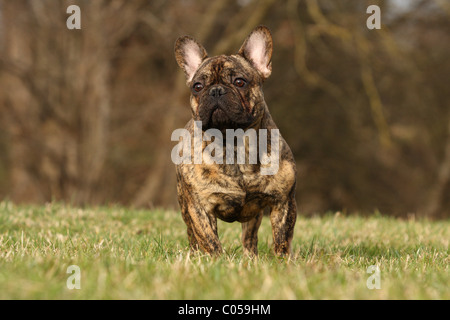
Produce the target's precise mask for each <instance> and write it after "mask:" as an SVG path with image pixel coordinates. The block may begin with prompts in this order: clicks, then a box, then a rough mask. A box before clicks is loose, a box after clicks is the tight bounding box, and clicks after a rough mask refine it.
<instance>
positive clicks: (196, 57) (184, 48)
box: [175, 36, 208, 82]
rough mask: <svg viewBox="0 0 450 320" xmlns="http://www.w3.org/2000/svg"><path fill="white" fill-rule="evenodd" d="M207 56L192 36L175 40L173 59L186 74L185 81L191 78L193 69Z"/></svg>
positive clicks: (193, 72)
mask: <svg viewBox="0 0 450 320" xmlns="http://www.w3.org/2000/svg"><path fill="white" fill-rule="evenodd" d="M207 57H208V54H207V53H206V50H205V48H203V46H202V45H201V44H199V43H198V42H197V41H195V39H194V38H191V37H189V36H184V37H181V38H178V39H177V41H176V42H175V59H177V62H178V65H179V66H180V68H181V69H183V71H184V73H185V74H186V79H187V82H190V81H191V80H192V78H193V77H194V74H195V71H197V69H198V67H199V66H200V64H201V63H202V62H203V60H205V59H206V58H207Z"/></svg>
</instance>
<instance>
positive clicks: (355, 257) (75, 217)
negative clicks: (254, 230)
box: [0, 202, 450, 299]
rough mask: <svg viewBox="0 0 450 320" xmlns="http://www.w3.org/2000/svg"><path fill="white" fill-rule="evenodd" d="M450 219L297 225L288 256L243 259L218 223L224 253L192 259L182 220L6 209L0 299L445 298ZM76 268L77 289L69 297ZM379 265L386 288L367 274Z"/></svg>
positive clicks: (53, 208) (335, 219)
mask: <svg viewBox="0 0 450 320" xmlns="http://www.w3.org/2000/svg"><path fill="white" fill-rule="evenodd" d="M449 230H450V221H449V220H446V221H436V222H432V221H427V220H420V221H414V220H397V219H394V218H389V217H383V216H380V215H374V216H372V217H369V218H363V217H357V216H350V217H342V216H339V215H334V214H328V215H326V216H325V217H314V218H304V217H299V219H298V220H297V224H296V229H295V235H294V240H293V257H292V258H291V259H287V260H286V259H280V258H277V257H275V256H274V255H273V254H272V250H271V242H272V239H271V228H270V222H269V219H268V218H264V220H263V223H262V226H261V229H260V231H259V239H260V240H259V252H260V254H259V258H258V259H250V258H247V257H245V256H243V254H242V247H241V245H240V231H241V227H240V224H239V223H233V224H227V223H224V222H220V223H219V232H220V238H221V241H222V244H223V246H224V249H225V253H224V254H223V255H222V256H221V257H219V258H211V257H209V256H206V255H203V254H198V253H197V254H195V253H191V252H189V249H188V243H187V235H186V229H185V225H184V223H183V221H182V218H181V215H180V213H179V212H175V211H164V210H151V211H149V210H131V209H126V208H122V207H99V208H88V209H79V208H73V207H70V206H66V205H62V204H57V203H53V204H48V205H46V206H42V207H40V206H15V205H13V204H12V203H10V202H0V299H450V291H449V284H450V275H449V252H448V246H449V239H450V235H449ZM70 265H78V266H79V267H80V270H81V289H80V290H76V289H74V290H69V289H68V288H67V286H66V282H67V279H68V277H69V276H70V274H67V273H66V271H67V267H68V266H70ZM370 265H377V266H379V268H380V272H381V273H380V276H381V277H380V278H381V289H379V290H378V289H373V290H369V289H368V288H367V286H366V281H367V278H368V277H369V276H371V275H370V274H368V273H366V270H367V268H368V267H369V266H370Z"/></svg>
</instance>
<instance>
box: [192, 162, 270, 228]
mask: <svg viewBox="0 0 450 320" xmlns="http://www.w3.org/2000/svg"><path fill="white" fill-rule="evenodd" d="M195 171H197V172H195ZM194 174H195V175H196V180H197V182H198V183H197V184H196V189H197V190H196V191H197V193H198V194H199V201H200V202H201V204H202V206H203V208H204V209H205V210H206V211H207V212H209V213H212V214H214V215H215V216H216V217H218V218H219V219H221V220H224V221H227V222H233V221H240V222H245V221H248V220H250V219H252V218H253V217H254V216H255V215H256V214H257V213H259V212H260V211H261V210H263V209H264V208H265V207H266V206H270V205H271V204H272V203H273V202H275V201H276V198H277V197H276V192H274V188H273V187H272V183H273V182H274V181H273V180H274V177H271V176H262V175H261V174H260V173H259V168H258V167H257V166H250V165H227V166H224V167H219V166H210V167H208V166H202V167H198V168H196V169H194Z"/></svg>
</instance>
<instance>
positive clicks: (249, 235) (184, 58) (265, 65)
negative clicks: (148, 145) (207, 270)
mask: <svg viewBox="0 0 450 320" xmlns="http://www.w3.org/2000/svg"><path fill="white" fill-rule="evenodd" d="M272 46H273V42H272V36H271V33H270V31H269V29H268V28H267V27H265V26H259V27H257V28H255V29H254V30H253V31H252V32H251V33H250V35H249V36H248V37H247V39H246V40H245V41H244V43H243V45H242V46H241V48H240V50H239V51H238V53H237V54H233V55H219V56H214V57H208V54H207V53H206V50H205V49H204V48H203V46H202V45H201V44H199V43H198V42H197V41H196V40H195V39H194V38H192V37H190V36H184V37H180V38H178V40H177V41H176V43H175V57H176V61H177V63H178V65H179V66H180V67H181V69H182V70H183V71H184V73H185V75H186V83H187V85H188V87H189V88H190V91H191V96H190V105H191V112H192V119H191V120H190V121H189V122H188V123H187V125H186V126H185V130H186V131H187V133H188V135H187V138H188V139H187V140H190V141H192V140H194V139H195V137H194V135H195V134H196V133H201V134H206V133H208V132H211V130H215V131H212V132H215V138H217V137H218V136H220V135H222V134H223V136H225V135H227V137H228V133H229V131H230V130H232V131H234V132H237V131H240V132H241V133H244V142H243V145H244V146H245V147H244V148H243V149H244V150H245V151H246V152H250V149H251V146H250V144H251V143H250V142H251V140H252V139H250V138H251V137H252V135H250V134H248V135H247V133H249V132H252V133H254V135H253V137H255V135H256V141H255V139H253V144H256V145H257V146H261V145H264V144H261V142H265V143H266V145H265V146H266V149H267V152H266V153H261V152H260V155H261V154H263V156H262V157H260V158H259V159H257V160H256V161H255V160H254V159H253V161H249V160H250V156H248V155H247V156H246V157H245V161H244V162H243V161H240V162H239V161H235V160H236V155H231V156H230V154H229V153H230V150H231V151H236V150H237V147H236V146H234V147H233V148H230V141H228V140H227V144H226V145H219V147H217V144H216V145H215V146H214V148H215V149H214V152H212V153H211V155H213V156H214V157H215V159H216V160H217V158H219V159H222V160H224V161H215V162H211V161H191V160H192V159H189V161H184V162H182V163H178V164H176V174H177V193H178V202H179V204H180V207H181V212H182V217H183V220H184V222H185V223H186V225H187V234H188V238H189V243H190V247H191V249H194V250H198V249H200V250H202V251H203V252H206V253H209V254H211V255H218V254H221V253H222V246H221V243H220V241H219V237H218V233H217V219H218V218H219V219H221V220H223V221H226V222H234V221H238V222H240V223H241V224H242V245H243V249H244V253H246V254H248V255H250V256H256V255H257V254H258V246H257V245H258V229H259V227H260V225H261V220H262V218H263V212H264V209H265V208H269V210H270V221H271V225H272V235H273V249H274V252H275V254H276V255H278V256H287V255H290V254H291V241H292V237H293V232H294V225H295V221H296V217H297V208H296V202H295V185H296V166H295V161H294V157H293V155H292V152H291V150H290V148H289V146H288V144H287V143H286V141H285V140H284V139H283V138H282V137H281V135H279V134H277V133H278V132H279V130H278V128H277V126H276V125H275V123H274V121H273V119H272V117H271V115H270V113H269V109H268V107H267V105H266V102H265V101H264V94H263V91H262V86H263V83H264V81H265V80H266V79H267V78H268V77H269V76H270V74H271V72H272V63H271V59H272ZM263 133H264V134H263ZM206 136H207V135H206ZM241 136H242V135H241ZM274 137H276V138H277V139H273V138H274ZM200 139H201V141H200V143H199V144H198V146H199V149H198V150H200V151H201V152H203V151H205V150H206V149H207V148H208V146H210V144H211V143H213V142H212V139H208V138H203V139H202V138H200ZM237 139H238V140H239V138H237ZM231 140H232V141H231V143H234V142H235V141H236V139H235V138H234V137H232V139H231ZM214 142H216V139H215V140H214ZM192 150H194V148H192ZM194 153H195V152H194ZM197 153H198V152H197ZM269 153H270V154H271V159H273V160H275V162H276V163H277V166H276V170H272V171H270V170H269V173H267V171H266V172H264V171H263V170H264V169H267V168H268V166H270V164H269V163H268V162H267V161H263V160H264V159H265V160H267V155H268V154H269ZM264 155H265V156H266V158H264ZM273 156H275V158H274V157H273ZM210 160H211V159H210ZM227 160H228V161H227ZM241 160H242V159H241Z"/></svg>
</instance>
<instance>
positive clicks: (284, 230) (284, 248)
mask: <svg viewBox="0 0 450 320" xmlns="http://www.w3.org/2000/svg"><path fill="white" fill-rule="evenodd" d="M296 219H297V204H296V202H295V186H294V187H292V190H291V192H290V193H289V197H288V199H287V200H286V201H284V202H282V203H279V204H276V205H274V206H273V207H272V211H271V213H270V222H271V224H272V234H273V243H274V251H275V254H276V255H277V256H287V255H290V254H291V241H292V237H293V235H294V226H295V221H296Z"/></svg>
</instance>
